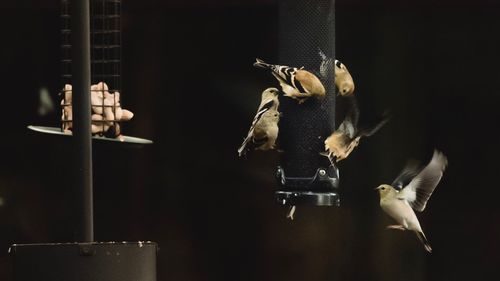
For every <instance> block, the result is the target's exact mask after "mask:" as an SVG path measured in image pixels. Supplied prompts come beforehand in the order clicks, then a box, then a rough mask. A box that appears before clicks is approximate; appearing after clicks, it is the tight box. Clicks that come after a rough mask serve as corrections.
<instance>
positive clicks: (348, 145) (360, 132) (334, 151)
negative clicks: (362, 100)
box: [324, 96, 389, 164]
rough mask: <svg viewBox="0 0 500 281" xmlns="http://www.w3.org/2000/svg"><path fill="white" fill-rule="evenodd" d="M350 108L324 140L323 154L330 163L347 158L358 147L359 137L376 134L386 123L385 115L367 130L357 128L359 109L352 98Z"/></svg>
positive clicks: (351, 97) (387, 118) (350, 98)
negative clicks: (334, 129)
mask: <svg viewBox="0 0 500 281" xmlns="http://www.w3.org/2000/svg"><path fill="white" fill-rule="evenodd" d="M349 100H350V101H351V107H350V109H349V112H348V113H347V115H346V117H345V118H344V120H343V121H342V123H341V124H340V125H339V127H338V128H337V130H336V131H334V132H333V133H332V134H331V135H330V136H329V137H328V138H327V139H326V140H325V153H324V155H326V156H327V157H328V159H330V162H332V164H333V163H336V162H339V161H341V160H343V159H345V158H347V157H348V156H349V154H351V152H352V151H353V150H354V148H356V146H358V144H359V141H360V139H361V137H368V136H371V135H373V134H374V133H375V132H377V131H378V130H379V129H380V128H381V127H382V126H383V125H384V124H385V123H387V121H389V117H388V116H387V115H384V116H382V118H381V120H379V121H378V122H377V123H376V124H375V125H373V126H371V127H367V128H362V129H359V128H358V119H359V108H358V105H357V102H356V99H355V98H354V96H350V97H349Z"/></svg>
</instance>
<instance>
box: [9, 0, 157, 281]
mask: <svg viewBox="0 0 500 281" xmlns="http://www.w3.org/2000/svg"><path fill="white" fill-rule="evenodd" d="M61 3H62V15H61V18H62V21H63V30H62V35H63V45H62V49H63V61H62V63H63V75H62V78H63V82H65V83H66V84H67V83H71V84H72V88H71V91H72V92H71V94H72V97H71V114H72V116H71V117H72V118H71V119H69V120H66V121H69V122H71V126H72V134H73V137H72V138H71V140H72V144H73V155H71V156H73V157H74V160H75V163H76V164H75V171H76V173H75V176H74V182H73V185H74V187H73V188H74V193H75V197H76V198H78V200H76V202H75V204H72V206H73V208H74V210H73V211H74V213H75V217H76V219H75V221H74V224H75V229H74V233H75V234H76V237H75V241H76V242H71V243H43V244H14V245H12V246H11V249H10V254H11V257H12V261H13V275H14V280H15V281H35V280H36V281H38V280H51V281H68V280H71V281H118V280H119V281H137V280H141V281H156V255H157V250H158V247H157V244H156V243H154V242H119V243H117V242H96V241H94V218H93V187H92V186H93V176H92V129H93V127H92V125H93V124H92V123H93V121H94V120H91V112H92V111H93V110H94V111H95V109H93V107H95V106H99V105H98V104H97V105H96V104H93V103H91V89H92V88H91V86H90V85H91V83H92V82H94V83H95V82H96V81H102V79H103V78H104V79H105V80H106V81H107V83H109V85H110V87H111V89H114V91H111V90H110V91H109V93H108V94H112V95H113V96H115V97H116V92H118V89H119V87H120V84H121V81H120V56H121V45H120V42H121V33H120V28H119V27H120V12H121V0H62V1H61ZM91 37H92V40H91ZM69 50H71V52H69ZM91 50H92V51H91ZM66 88H67V87H65V89H66ZM102 88H103V94H105V92H104V86H103V87H102ZM113 92H114V93H113ZM63 95H64V99H63V102H62V106H63V112H64V109H65V107H66V106H67V105H68V101H67V100H66V97H67V95H66V92H63ZM105 106H106V105H105V104H103V107H102V108H101V109H102V111H104V110H107V109H111V108H109V107H108V108H106V107H105ZM113 106H115V105H113ZM66 109H67V108H66ZM114 114H115V115H114V116H115V117H116V111H115V112H114ZM63 121H65V120H63ZM105 121H106V122H108V121H109V122H112V124H113V125H116V124H117V123H115V122H118V120H115V119H109V120H105ZM106 122H101V123H100V124H101V125H102V126H103V128H104V125H106V124H107V123H106ZM63 124H65V123H64V122H63ZM66 124H68V123H66ZM29 128H30V129H32V130H34V131H38V132H43V133H49V134H55V135H67V134H64V133H63V132H62V131H61V129H60V128H52V127H40V126H29ZM63 128H64V125H63ZM94 138H97V139H106V140H112V139H108V138H104V137H94ZM121 142H131V143H150V141H148V140H144V139H138V138H132V137H126V138H125V139H123V140H121Z"/></svg>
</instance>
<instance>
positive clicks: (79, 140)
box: [70, 0, 94, 242]
mask: <svg viewBox="0 0 500 281" xmlns="http://www.w3.org/2000/svg"><path fill="white" fill-rule="evenodd" d="M70 6H71V7H70V11H71V30H72V33H71V45H72V49H71V53H72V54H71V57H72V60H73V65H72V83H73V119H74V122H73V137H74V146H75V147H74V148H75V156H76V157H75V160H76V165H77V166H78V171H77V174H76V177H75V180H76V183H75V185H76V188H77V190H76V194H77V198H78V200H80V202H79V203H78V205H77V209H78V211H77V219H78V222H77V228H76V239H77V240H78V242H93V241H94V221H93V202H92V134H91V119H90V112H91V107H90V3H89V0H72V1H71V2H70Z"/></svg>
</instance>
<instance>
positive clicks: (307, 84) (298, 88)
mask: <svg viewBox="0 0 500 281" xmlns="http://www.w3.org/2000/svg"><path fill="white" fill-rule="evenodd" d="M253 65H254V66H255V67H260V68H264V69H267V70H269V71H271V74H272V75H273V76H274V77H275V78H276V80H278V82H279V83H280V86H281V89H282V91H283V93H284V96H287V97H290V98H293V99H296V100H298V101H299V103H303V102H304V101H306V100H307V99H308V98H310V97H313V96H314V97H317V98H323V97H325V94H326V91H325V87H324V86H323V84H322V83H321V81H320V80H319V79H318V77H316V75H314V74H312V73H311V72H309V71H307V70H304V69H303V67H301V68H296V67H290V66H284V65H274V64H268V63H266V62H264V61H263V60H261V59H256V62H255V63H254V64H253Z"/></svg>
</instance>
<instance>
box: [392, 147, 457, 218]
mask: <svg viewBox="0 0 500 281" xmlns="http://www.w3.org/2000/svg"><path fill="white" fill-rule="evenodd" d="M447 163H448V161H447V159H446V156H444V154H443V153H441V152H439V151H437V150H434V154H433V156H432V159H431V161H430V162H429V164H427V166H425V168H423V169H422V170H421V171H420V172H419V173H418V174H417V175H416V176H415V177H414V178H413V179H412V180H411V181H410V183H409V184H408V185H407V186H406V187H404V188H403V189H402V190H401V191H400V192H399V194H398V198H399V199H405V200H407V201H408V203H409V204H410V206H411V207H412V208H413V209H414V210H415V211H418V212H422V211H423V210H424V209H425V206H426V205H427V201H428V200H429V198H430V197H431V195H432V192H433V191H434V189H435V188H436V186H437V185H438V183H439V181H440V180H441V177H442V176H443V172H444V170H445V168H446V165H447Z"/></svg>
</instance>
